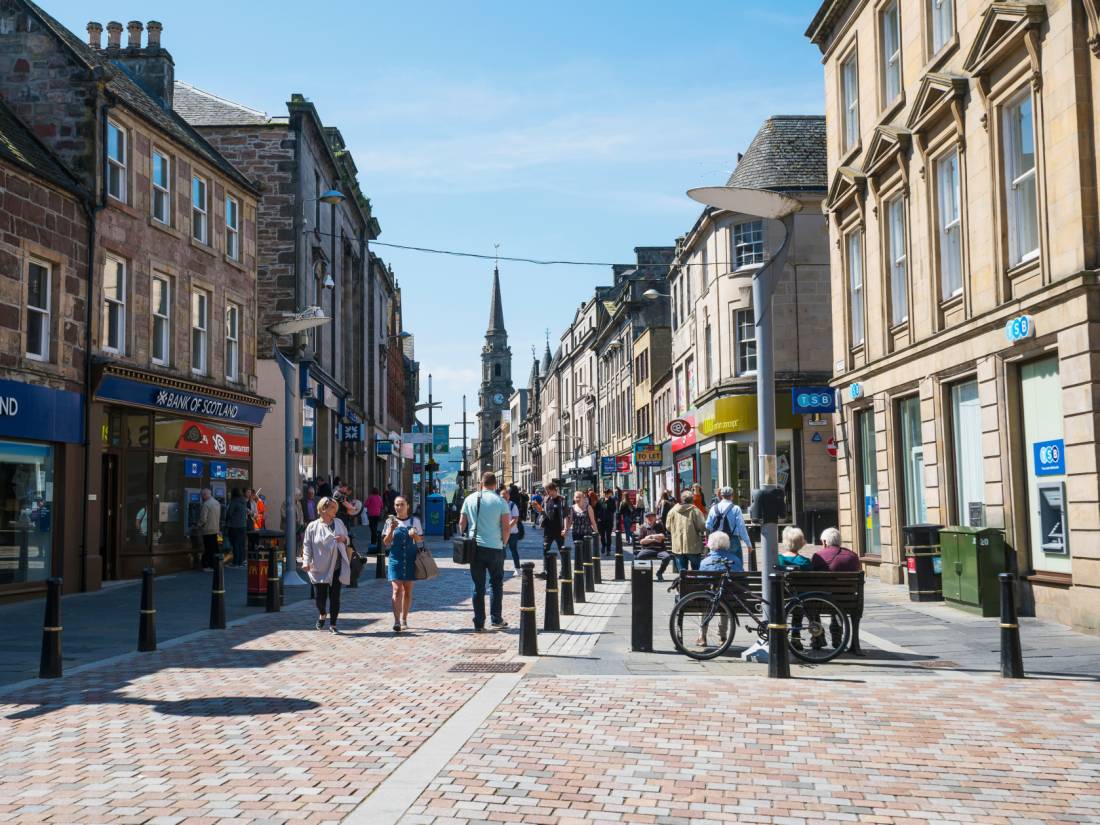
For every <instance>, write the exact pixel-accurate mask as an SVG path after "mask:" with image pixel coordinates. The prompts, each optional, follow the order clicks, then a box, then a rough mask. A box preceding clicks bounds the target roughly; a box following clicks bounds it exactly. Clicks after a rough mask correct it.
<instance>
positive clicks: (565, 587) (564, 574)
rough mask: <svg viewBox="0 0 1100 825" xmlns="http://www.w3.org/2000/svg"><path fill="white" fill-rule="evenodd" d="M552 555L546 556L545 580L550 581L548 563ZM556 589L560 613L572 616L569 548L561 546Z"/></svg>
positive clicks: (571, 578) (571, 568) (571, 570)
mask: <svg viewBox="0 0 1100 825" xmlns="http://www.w3.org/2000/svg"><path fill="white" fill-rule="evenodd" d="M551 558H553V556H547V566H546V570H547V571H548V572H547V574H546V580H547V581H550V573H549V570H550V565H549V559H551ZM558 589H559V590H560V591H561V593H560V595H561V615H563V616H572V615H573V565H572V563H571V562H570V560H569V548H568V547H563V548H562V549H561V578H560V579H558Z"/></svg>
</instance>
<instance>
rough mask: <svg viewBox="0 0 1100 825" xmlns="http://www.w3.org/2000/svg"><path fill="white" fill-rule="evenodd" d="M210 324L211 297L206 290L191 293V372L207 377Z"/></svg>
mask: <svg viewBox="0 0 1100 825" xmlns="http://www.w3.org/2000/svg"><path fill="white" fill-rule="evenodd" d="M209 323H210V295H209V293H207V292H206V291H204V290H201V289H196V290H193V291H192V292H191V372H193V373H196V374H197V375H206V372H207V361H206V359H207V332H208V328H209Z"/></svg>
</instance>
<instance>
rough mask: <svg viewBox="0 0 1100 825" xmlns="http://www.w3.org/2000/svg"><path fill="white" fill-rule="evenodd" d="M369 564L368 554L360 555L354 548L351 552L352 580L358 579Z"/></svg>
mask: <svg viewBox="0 0 1100 825" xmlns="http://www.w3.org/2000/svg"><path fill="white" fill-rule="evenodd" d="M366 565H367V558H366V556H360V555H359V554H358V553H356V552H355V551H354V550H353V551H352V552H351V580H352V581H356V580H357V579H358V578H359V574H360V573H362V572H363V568H364V567H366Z"/></svg>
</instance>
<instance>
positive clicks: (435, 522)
mask: <svg viewBox="0 0 1100 825" xmlns="http://www.w3.org/2000/svg"><path fill="white" fill-rule="evenodd" d="M427 514H428V518H427V520H426V522H425V524H424V534H425V535H428V536H442V535H443V522H444V521H445V520H446V518H447V498H446V496H442V495H440V494H439V493H432V494H431V495H430V496H428V506H427Z"/></svg>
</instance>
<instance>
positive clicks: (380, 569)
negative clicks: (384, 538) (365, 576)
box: [374, 541, 386, 579]
mask: <svg viewBox="0 0 1100 825" xmlns="http://www.w3.org/2000/svg"><path fill="white" fill-rule="evenodd" d="M375 549H376V550H377V551H378V554H377V555H376V556H375V559H374V577H375V578H376V579H384V578H386V549H385V548H384V547H383V546H382V542H381V541H379V542H378V546H377V547H376V548H375Z"/></svg>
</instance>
